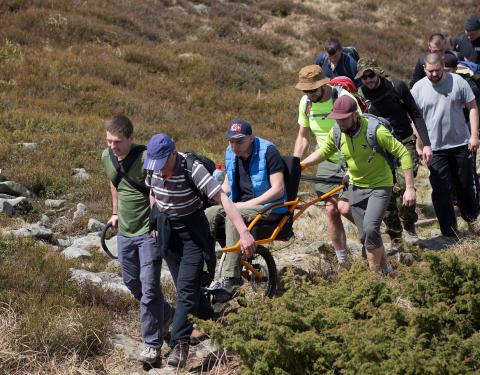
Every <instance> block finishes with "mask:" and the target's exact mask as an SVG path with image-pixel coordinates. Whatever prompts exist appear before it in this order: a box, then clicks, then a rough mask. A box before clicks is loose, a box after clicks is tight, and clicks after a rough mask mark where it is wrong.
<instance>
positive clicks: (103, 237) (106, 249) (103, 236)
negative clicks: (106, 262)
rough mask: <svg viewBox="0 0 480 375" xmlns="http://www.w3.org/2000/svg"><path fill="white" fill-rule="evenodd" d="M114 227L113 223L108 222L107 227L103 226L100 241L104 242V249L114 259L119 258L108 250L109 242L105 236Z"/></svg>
mask: <svg viewBox="0 0 480 375" xmlns="http://www.w3.org/2000/svg"><path fill="white" fill-rule="evenodd" d="M111 227H112V223H107V225H105V228H103V231H102V235H101V236H100V243H101V244H102V249H103V251H105V252H106V253H107V255H108V256H109V257H110V258H112V259H118V257H116V256H115V255H113V254H112V253H111V252H110V250H108V246H107V243H106V242H105V236H106V235H107V231H108V230H109V229H110V228H111Z"/></svg>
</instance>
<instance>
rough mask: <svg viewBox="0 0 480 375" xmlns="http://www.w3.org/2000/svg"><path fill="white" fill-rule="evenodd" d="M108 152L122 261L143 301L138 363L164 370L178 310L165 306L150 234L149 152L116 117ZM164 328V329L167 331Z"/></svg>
mask: <svg viewBox="0 0 480 375" xmlns="http://www.w3.org/2000/svg"><path fill="white" fill-rule="evenodd" d="M106 131H107V143H108V148H107V149H105V150H104V151H103V154H102V163H103V166H104V168H105V172H106V174H107V177H108V178H109V180H110V191H111V194H112V216H111V218H110V220H109V222H110V223H112V226H113V227H114V228H117V227H118V235H117V248H118V260H119V261H120V264H121V266H122V276H123V281H124V283H125V285H126V286H127V287H128V289H129V290H130V292H131V293H132V294H133V296H134V297H135V298H136V299H137V300H139V301H140V323H141V333H142V337H143V339H144V342H145V348H144V349H143V351H142V352H141V353H140V355H139V360H140V361H142V362H144V363H149V364H154V363H155V364H157V365H158V364H159V362H160V348H161V347H162V344H163V335H164V334H165V333H166V332H163V331H167V330H168V325H169V323H170V322H171V320H172V318H173V309H172V308H171V307H170V305H169V304H168V303H166V302H164V299H163V295H162V290H161V285H160V272H161V268H162V260H161V258H160V255H159V252H158V249H157V248H156V246H155V240H154V239H153V238H152V237H151V236H150V234H149V213H150V202H149V197H148V196H149V189H148V188H147V187H146V186H145V177H146V173H145V172H144V169H143V160H144V158H145V147H144V146H141V145H136V144H134V143H133V125H132V123H131V121H130V120H129V119H128V117H126V116H124V115H117V116H114V117H113V118H111V119H110V120H108V121H107V122H106ZM162 325H163V326H162Z"/></svg>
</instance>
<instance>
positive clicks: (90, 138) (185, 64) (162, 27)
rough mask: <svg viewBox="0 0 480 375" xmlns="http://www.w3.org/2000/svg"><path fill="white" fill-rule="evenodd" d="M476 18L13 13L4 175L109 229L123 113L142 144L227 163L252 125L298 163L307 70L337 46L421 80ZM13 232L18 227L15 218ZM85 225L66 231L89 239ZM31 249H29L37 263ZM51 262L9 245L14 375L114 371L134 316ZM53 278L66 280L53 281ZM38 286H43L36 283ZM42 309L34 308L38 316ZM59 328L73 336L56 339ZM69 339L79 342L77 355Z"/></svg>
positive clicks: (354, 9) (446, 5)
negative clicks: (127, 319)
mask: <svg viewBox="0 0 480 375" xmlns="http://www.w3.org/2000/svg"><path fill="white" fill-rule="evenodd" d="M474 11H477V12H479V11H480V7H479V5H478V2H477V1H473V0H463V1H456V2H455V3H452V2H451V1H450V2H449V1H445V0H439V1H436V2H433V1H431V0H429V1H424V2H418V1H413V0H405V1H400V2H393V1H373V0H352V1H335V2H333V1H325V0H305V1H294V0H259V1H254V0H243V1H241V0H232V1H228V0H224V1H220V0H194V1H187V0H164V1H161V0H82V1H80V0H71V1H68V0H45V1H42V0H3V1H0V169H1V170H2V174H3V175H5V176H7V177H8V178H9V179H12V180H15V181H17V182H19V183H21V184H23V185H25V186H26V187H28V188H29V189H31V190H32V191H33V192H34V193H36V194H37V196H38V197H39V198H40V199H45V198H67V201H68V203H67V204H68V207H67V209H69V210H71V209H72V208H73V207H74V206H75V205H76V203H78V202H83V203H85V204H86V205H87V207H88V210H89V215H90V216H95V217H98V218H99V219H104V220H105V219H107V218H108V217H109V213H110V197H109V191H108V183H107V181H106V179H105V177H104V174H103V171H102V168H101V165H100V154H101V151H102V149H103V148H105V147H106V142H105V134H104V130H103V123H104V121H105V119H107V118H109V117H110V116H112V115H114V114H117V113H124V114H126V115H128V116H129V117H131V118H132V120H133V121H134V124H135V126H136V139H137V141H138V142H139V143H140V142H141V143H143V142H146V141H147V140H148V138H149V137H150V136H151V135H152V134H154V133H158V132H166V133H168V134H170V135H171V136H173V137H174V138H175V139H176V140H177V145H178V149H179V150H195V151H197V152H200V153H204V154H206V155H208V156H210V157H211V158H213V159H215V160H217V161H221V159H222V158H223V153H224V147H225V145H226V142H225V139H224V136H223V133H224V131H225V129H226V126H227V124H228V122H229V121H230V120H231V119H233V118H239V117H240V118H245V119H247V120H249V121H250V122H251V123H252V124H253V126H254V131H255V133H256V134H258V135H260V136H263V137H265V138H268V139H270V140H272V141H273V142H275V143H276V144H277V145H278V146H279V147H280V149H281V151H282V152H284V153H289V152H291V150H292V149H293V143H294V139H295V136H296V133H297V127H298V126H297V124H296V119H297V108H298V100H299V98H300V95H299V93H298V92H297V91H296V90H295V89H294V88H293V86H294V84H295V83H296V79H297V73H298V70H299V69H300V68H301V67H302V66H303V65H306V64H309V63H312V62H313V60H314V57H315V55H316V54H317V53H318V52H319V51H320V50H321V49H322V47H321V46H322V44H323V40H324V39H325V38H326V37H327V36H336V37H339V38H340V39H341V40H342V41H343V43H344V45H355V46H356V47H357V49H358V50H359V52H360V55H361V56H372V57H376V58H377V59H378V61H379V62H380V64H381V65H382V66H383V67H384V68H385V69H386V71H387V72H388V73H390V74H391V75H393V76H397V77H400V78H404V79H408V78H409V76H410V73H411V71H412V70H413V66H414V65H415V62H416V60H417V58H418V56H419V54H420V53H421V52H422V51H423V50H424V48H425V46H426V42H425V40H426V38H427V37H428V35H429V34H431V33H433V32H439V31H440V32H444V33H446V34H448V35H450V36H452V35H455V34H456V33H458V32H461V31H462V28H463V21H464V19H465V18H466V16H467V15H469V14H470V13H473V12H474ZM22 142H35V143H37V144H38V147H37V148H36V149H28V148H24V147H21V146H19V143H22ZM312 143H313V142H312ZM78 167H83V168H85V169H86V170H87V172H88V173H90V174H91V179H90V180H88V181H87V182H82V183H75V182H74V180H73V179H72V174H73V173H72V168H78ZM39 202H40V203H34V206H35V207H36V212H37V213H39V212H41V210H40V207H42V203H41V201H39ZM0 223H2V225H3V226H11V225H16V222H15V220H13V219H9V218H7V217H5V216H3V215H1V216H0ZM83 224H84V223H83V222H80V223H79V224H76V225H65V226H64V228H63V230H64V232H65V233H67V234H68V233H73V232H79V231H82V230H84V229H85V228H83V226H82V227H81V226H80V225H83ZM2 241H3V240H2ZM16 249H22V251H23V252H22V253H20V256H19V258H21V261H20V260H19V259H17V257H16V253H15V251H16ZM35 252H37V254H39V256H38V257H35V256H33V254H35ZM46 253H47V250H46V249H45V248H43V247H39V246H38V245H37V244H35V243H30V242H26V243H25V242H18V241H7V240H5V241H3V242H0V269H1V270H2V272H0V302H2V303H5V305H1V306H0V317H1V318H2V319H1V320H0V328H1V330H2V332H7V333H8V335H7V334H5V335H3V337H2V339H0V353H3V352H2V348H3V349H4V352H7V351H8V353H14V355H13V356H12V357H9V360H8V361H3V362H2V360H1V355H2V354H0V372H2V370H3V371H4V372H7V373H13V371H14V369H17V370H18V369H20V370H18V371H19V373H21V371H23V373H41V372H42V371H43V372H44V373H54V372H55V371H56V370H55V369H56V368H57V370H58V368H62V370H58V371H60V372H59V373H68V371H71V373H75V371H74V370H71V369H70V367H68V366H69V363H74V364H76V366H80V367H81V368H82V369H84V370H85V371H87V369H88V370H89V371H91V373H108V365H107V364H106V362H108V360H107V361H106V360H103V359H99V358H101V357H99V355H101V354H102V353H105V351H106V350H107V351H108V350H109V348H108V347H105V346H104V345H105V344H104V341H103V337H104V336H102V335H101V333H102V332H103V333H104V334H106V333H108V332H110V331H109V330H110V329H111V320H112V319H113V317H114V316H116V315H115V314H127V313H128V311H127V312H125V311H123V310H122V309H120V311H118V310H116V309H115V308H114V306H111V305H109V301H108V298H104V296H101V295H97V294H96V292H94V291H90V292H89V293H87V295H83V296H82V295H81V296H78V294H77V293H78V292H77V291H76V290H72V289H71V287H69V286H68V285H67V283H65V280H66V278H67V274H68V272H67V270H68V267H69V264H68V263H66V262H64V261H58V260H54V261H52V260H51V258H49V257H48V256H44V255H45V254H46ZM39 259H41V260H39ZM17 262H18V263H17ZM39 262H40V263H39ZM7 266H8V267H7ZM15 269H20V270H21V271H22V272H18V273H16V272H14V270H15ZM49 272H50V273H53V274H54V275H56V276H57V278H56V279H55V278H53V279H52V278H49V277H47V276H45V275H46V274H48V273H49ZM355 275H357V274H355ZM27 276H28V277H31V278H29V279H28V280H29V281H30V282H29V283H25V282H23V283H21V285H20V284H19V283H20V282H21V280H23V279H24V278H25V277H27ZM424 276H425V277H429V276H428V275H424ZM356 277H358V278H359V279H363V278H364V277H365V275H363V274H362V273H361V272H360V273H359V274H358V275H357V276H356ZM422 277H423V276H422ZM54 281H55V282H54ZM352 282H354V280H353V281H352ZM52 283H53V285H52V286H51V287H49V285H50V284H52ZM329 293H330V292H329ZM332 293H333V292H332ZM392 293H393V292H392ZM393 294H394V293H393ZM59 295H60V296H62V298H57V297H56V296H59ZM32 300H34V301H36V304H35V305H34V308H32V307H31V306H30V308H27V307H28V306H29V304H30V303H31V302H30V301H32ZM12 301H16V302H15V303H13V302H12ZM58 304H61V306H62V307H61V308H59V307H58ZM55 309H61V310H62V311H64V312H65V313H64V314H63V315H62V314H57V310H55ZM112 310H113V311H112ZM69 314H76V315H75V316H78V317H80V318H79V321H80V322H81V324H79V325H78V326H76V327H70V328H71V331H69V330H64V327H65V326H64V324H66V323H65V322H68V321H69V319H70V318H71V315H69ZM89 314H92V315H89ZM52 316H55V317H57V318H58V319H57V320H52V321H50V320H49V319H50V317H52ZM88 316H93V317H96V319H95V320H91V319H88ZM476 319H477V320H476V321H475V322H476V323H475V324H478V317H477V318H476ZM46 322H47V323H48V322H50V324H51V325H48V324H47V323H46ZM94 323H95V324H94ZM45 326H46V327H53V328H52V332H53V333H54V334H56V335H57V336H55V337H53V338H52V337H47V336H48V335H47V334H46V332H47V331H48V330H45V329H44V327H45ZM7 328H10V329H9V330H7ZM367 328H368V327H367ZM29 332H33V333H32V334H29ZM65 332H74V333H75V334H73V333H72V334H71V335H69V336H73V338H72V341H70V342H68V343H66V344H64V345H63V346H62V340H64V339H65V335H64V334H65ZM87 333H88V334H87ZM92 333H94V334H96V335H98V340H97V339H96V338H95V337H94V336H95V335H90V334H92ZM2 340H3V341H2ZM99 342H101V343H103V345H100V343H99ZM67 344H68V345H71V348H70V349H69V350H66V349H65V347H64V346H65V345H67ZM226 344H229V343H227V342H226ZM29 347H31V348H32V351H33V352H34V353H35V358H34V359H33V360H32V356H31V353H30V352H28V350H27V352H25V350H26V349H25V348H29ZM15 353H17V354H18V353H23V354H22V355H15ZM72 353H73V354H74V355H72ZM25 358H29V360H32V361H31V363H30V362H29V361H26V360H23V359H25ZM244 358H245V359H246V360H251V358H249V357H244ZM22 361H23V362H22ZM345 361H346V359H345ZM26 362H28V363H27V364H26V365H25V367H24V368H22V366H21V365H19V364H21V363H26ZM46 363H48V365H45V364H46ZM59 363H60V367H58V364H59ZM79 363H80V365H79ZM2 365H4V366H5V367H3V368H2V367H1V366H2ZM62 366H65V367H62ZM66 368H69V369H70V370H68V371H67V370H66ZM85 373H86V372H85ZM437 373H441V371H440V372H437Z"/></svg>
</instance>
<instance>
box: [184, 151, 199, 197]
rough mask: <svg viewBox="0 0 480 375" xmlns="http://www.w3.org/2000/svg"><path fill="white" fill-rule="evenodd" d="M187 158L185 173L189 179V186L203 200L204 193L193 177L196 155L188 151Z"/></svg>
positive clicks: (187, 179)
mask: <svg viewBox="0 0 480 375" xmlns="http://www.w3.org/2000/svg"><path fill="white" fill-rule="evenodd" d="M184 159H185V165H184V167H183V175H184V176H185V180H186V181H187V184H188V186H190V189H192V190H193V192H194V193H195V194H196V195H197V196H198V197H199V198H200V199H202V200H203V196H202V193H201V192H200V190H199V189H198V187H197V185H195V182H193V178H192V172H193V163H194V162H195V160H197V158H196V156H195V155H194V154H192V153H187V154H186V157H185V158H184Z"/></svg>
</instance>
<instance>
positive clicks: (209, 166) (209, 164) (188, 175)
mask: <svg viewBox="0 0 480 375" xmlns="http://www.w3.org/2000/svg"><path fill="white" fill-rule="evenodd" d="M185 161H186V166H185V168H184V169H183V174H184V176H185V179H186V180H187V183H188V185H189V186H190V188H191V189H192V190H193V191H194V192H195V194H197V196H198V197H199V198H200V199H201V200H202V202H203V208H204V209H205V208H207V207H210V206H213V205H215V204H216V202H215V201H214V200H212V199H209V198H208V197H207V196H206V195H205V194H204V193H202V192H201V191H200V190H199V189H198V187H197V185H195V182H193V179H192V169H193V163H194V162H195V161H198V162H199V163H200V164H202V165H203V166H204V167H205V169H206V170H207V171H208V172H209V173H210V174H212V173H213V171H214V170H215V168H216V165H215V162H214V161H213V160H211V159H209V158H207V157H206V156H203V155H199V154H196V153H195V152H186V153H185Z"/></svg>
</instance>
